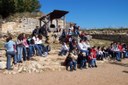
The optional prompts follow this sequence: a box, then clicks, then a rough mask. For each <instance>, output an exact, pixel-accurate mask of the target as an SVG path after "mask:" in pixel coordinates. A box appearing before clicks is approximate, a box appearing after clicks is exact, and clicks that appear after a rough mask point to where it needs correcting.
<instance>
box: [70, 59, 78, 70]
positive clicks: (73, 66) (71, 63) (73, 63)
mask: <svg viewBox="0 0 128 85" xmlns="http://www.w3.org/2000/svg"><path fill="white" fill-rule="evenodd" d="M76 64H77V62H76V61H71V62H69V66H70V71H71V70H73V69H74V70H75V69H76Z"/></svg>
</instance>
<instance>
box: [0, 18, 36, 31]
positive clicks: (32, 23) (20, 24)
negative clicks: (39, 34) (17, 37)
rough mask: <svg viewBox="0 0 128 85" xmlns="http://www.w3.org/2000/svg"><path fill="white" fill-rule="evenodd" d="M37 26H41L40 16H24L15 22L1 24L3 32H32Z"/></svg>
mask: <svg viewBox="0 0 128 85" xmlns="http://www.w3.org/2000/svg"><path fill="white" fill-rule="evenodd" d="M36 26H39V20H38V18H22V19H17V21H15V22H6V23H3V24H2V26H1V32H2V33H7V32H10V33H13V32H18V33H21V32H25V33H29V32H32V30H33V29H34V28H35V27H36Z"/></svg>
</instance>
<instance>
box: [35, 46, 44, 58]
mask: <svg viewBox="0 0 128 85" xmlns="http://www.w3.org/2000/svg"><path fill="white" fill-rule="evenodd" d="M34 47H35V49H36V51H37V55H38V56H42V52H41V50H40V48H39V46H38V44H35V46H34Z"/></svg>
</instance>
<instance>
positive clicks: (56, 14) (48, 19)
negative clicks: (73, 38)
mask: <svg viewBox="0 0 128 85" xmlns="http://www.w3.org/2000/svg"><path fill="white" fill-rule="evenodd" d="M67 13H69V12H68V11H63V10H54V11H53V12H50V13H49V14H47V15H45V16H42V17H41V18H40V19H39V21H40V27H42V26H43V25H47V28H49V29H50V30H52V29H53V28H55V29H56V28H57V27H58V26H59V24H58V23H59V20H62V23H63V24H62V25H63V26H62V28H66V18H65V15H66V14H67Z"/></svg>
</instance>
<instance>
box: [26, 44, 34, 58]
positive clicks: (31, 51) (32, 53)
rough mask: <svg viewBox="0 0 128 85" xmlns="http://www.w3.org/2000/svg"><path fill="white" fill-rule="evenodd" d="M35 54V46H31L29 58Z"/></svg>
mask: <svg viewBox="0 0 128 85" xmlns="http://www.w3.org/2000/svg"><path fill="white" fill-rule="evenodd" d="M34 54H35V48H34V45H29V51H28V56H29V57H32V56H33V55H34Z"/></svg>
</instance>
